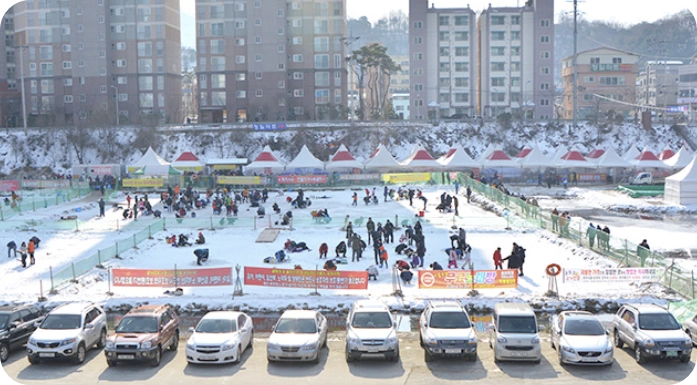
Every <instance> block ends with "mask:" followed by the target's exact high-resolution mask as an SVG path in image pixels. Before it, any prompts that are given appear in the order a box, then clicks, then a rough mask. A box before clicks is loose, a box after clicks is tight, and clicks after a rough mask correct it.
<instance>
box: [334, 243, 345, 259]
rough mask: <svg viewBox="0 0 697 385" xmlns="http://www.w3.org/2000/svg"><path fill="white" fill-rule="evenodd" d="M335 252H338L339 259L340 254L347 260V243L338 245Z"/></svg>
mask: <svg viewBox="0 0 697 385" xmlns="http://www.w3.org/2000/svg"><path fill="white" fill-rule="evenodd" d="M334 251H336V257H337V258H338V257H339V254H341V256H342V257H344V258H346V242H344V241H341V242H339V244H338V245H336V249H334Z"/></svg>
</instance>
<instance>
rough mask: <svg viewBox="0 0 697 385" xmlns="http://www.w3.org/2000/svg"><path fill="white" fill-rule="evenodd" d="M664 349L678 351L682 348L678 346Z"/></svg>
mask: <svg viewBox="0 0 697 385" xmlns="http://www.w3.org/2000/svg"><path fill="white" fill-rule="evenodd" d="M664 350H668V351H678V350H680V348H678V347H675V348H664Z"/></svg>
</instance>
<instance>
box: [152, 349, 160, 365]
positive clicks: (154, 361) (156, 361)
mask: <svg viewBox="0 0 697 385" xmlns="http://www.w3.org/2000/svg"><path fill="white" fill-rule="evenodd" d="M160 361H162V348H160V347H159V346H158V347H157V348H156V349H155V358H153V359H152V361H150V366H152V367H158V366H160Z"/></svg>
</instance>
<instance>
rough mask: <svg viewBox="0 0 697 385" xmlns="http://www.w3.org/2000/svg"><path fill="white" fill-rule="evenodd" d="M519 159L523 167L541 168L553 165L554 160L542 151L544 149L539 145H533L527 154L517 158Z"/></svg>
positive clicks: (519, 163)
mask: <svg viewBox="0 0 697 385" xmlns="http://www.w3.org/2000/svg"><path fill="white" fill-rule="evenodd" d="M517 161H518V165H519V166H520V167H521V168H540V167H550V166H552V160H551V159H549V158H547V157H546V156H545V154H543V153H542V150H540V148H539V147H537V145H533V147H532V148H531V149H530V151H529V152H528V153H527V155H526V156H525V157H523V158H520V159H517Z"/></svg>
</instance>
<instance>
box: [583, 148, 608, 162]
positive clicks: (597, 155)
mask: <svg viewBox="0 0 697 385" xmlns="http://www.w3.org/2000/svg"><path fill="white" fill-rule="evenodd" d="M603 154H605V150H603V149H602V148H596V149H594V150H593V151H591V152H589V153H588V154H586V159H587V160H588V161H590V162H593V161H592V160H591V159H598V158H600V157H601V156H603Z"/></svg>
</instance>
